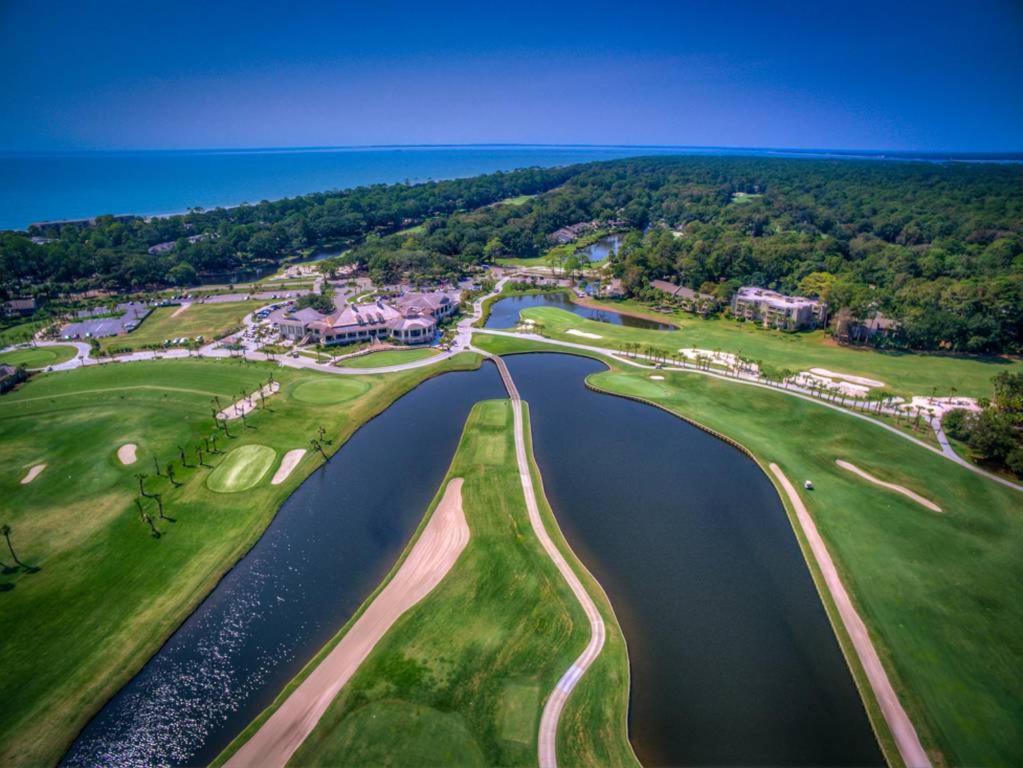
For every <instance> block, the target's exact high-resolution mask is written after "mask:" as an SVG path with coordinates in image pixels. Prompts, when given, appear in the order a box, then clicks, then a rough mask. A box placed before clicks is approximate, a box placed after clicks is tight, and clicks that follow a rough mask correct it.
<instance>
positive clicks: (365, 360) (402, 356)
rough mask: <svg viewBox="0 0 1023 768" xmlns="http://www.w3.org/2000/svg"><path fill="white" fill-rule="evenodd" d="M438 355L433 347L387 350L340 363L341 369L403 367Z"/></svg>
mask: <svg viewBox="0 0 1023 768" xmlns="http://www.w3.org/2000/svg"><path fill="white" fill-rule="evenodd" d="M437 354H439V353H438V351H437V350H436V349H434V348H433V347H425V348H422V349H386V350H383V351H381V352H370V353H369V354H368V355H359V356H358V357H350V358H348V359H347V360H341V361H339V362H338V364H337V365H338V367H339V368H382V367H383V366H385V365H402V364H404V363H414V362H416V361H417V360H425V359H426V358H428V357H435V356H436V355H437Z"/></svg>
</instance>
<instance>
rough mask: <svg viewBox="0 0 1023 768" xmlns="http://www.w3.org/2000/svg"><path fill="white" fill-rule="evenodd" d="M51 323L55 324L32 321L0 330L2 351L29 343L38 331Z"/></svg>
mask: <svg viewBox="0 0 1023 768" xmlns="http://www.w3.org/2000/svg"><path fill="white" fill-rule="evenodd" d="M51 323H53V320H32V321H30V322H27V323H19V324H17V325H12V326H9V327H7V328H4V329H2V330H0V349H2V348H3V347H9V346H11V345H12V344H21V343H22V342H25V341H28V340H29V339H31V337H32V335H33V334H34V333H35V332H36V331H38V330H40V329H42V328H44V327H46V326H47V325H50V324H51Z"/></svg>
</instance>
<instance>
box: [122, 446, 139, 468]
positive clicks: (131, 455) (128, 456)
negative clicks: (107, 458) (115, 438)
mask: <svg viewBox="0 0 1023 768" xmlns="http://www.w3.org/2000/svg"><path fill="white" fill-rule="evenodd" d="M137 450H138V446H137V445H135V443H125V444H124V445H122V446H121V447H120V448H118V449H117V459H118V460H119V461H120V462H121V463H122V464H134V463H135V461H136V459H135V451H137Z"/></svg>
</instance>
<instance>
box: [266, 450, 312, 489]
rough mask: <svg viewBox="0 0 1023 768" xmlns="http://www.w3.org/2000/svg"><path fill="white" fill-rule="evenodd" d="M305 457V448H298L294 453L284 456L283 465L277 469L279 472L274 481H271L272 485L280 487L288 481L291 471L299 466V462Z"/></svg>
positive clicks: (275, 473)
mask: <svg viewBox="0 0 1023 768" xmlns="http://www.w3.org/2000/svg"><path fill="white" fill-rule="evenodd" d="M303 456H305V448H296V449H295V450H293V451H288V452H287V453H286V454H284V458H283V459H281V465H280V466H279V467H277V471H276V472H274V476H273V479H272V480H271V481H270V485H280V484H281V483H283V482H284V481H285V480H287V479H288V475H290V474H291V471H292V470H293V469H294V468H295V467H297V466H298V462H300V461H301V460H302V457H303Z"/></svg>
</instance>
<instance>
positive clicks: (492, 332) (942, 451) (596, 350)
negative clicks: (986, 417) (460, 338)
mask: <svg viewBox="0 0 1023 768" xmlns="http://www.w3.org/2000/svg"><path fill="white" fill-rule="evenodd" d="M473 331H474V332H475V333H482V334H486V335H489V336H505V337H508V338H513V339H522V340H524V341H536V342H539V343H541V344H549V345H550V346H552V347H564V348H566V349H577V350H580V351H583V352H589V353H593V354H598V355H602V356H603V357H610V358H612V359H613V360H615V362H618V363H621V364H622V365H631V366H633V367H634V368H640V369H642V370H647V371H651V370H665V371H675V372H683V373H695V374H699V375H701V376H708V377H710V378H712V379H720V380H721V381H731V382H735V383H738V384H745V385H747V386H751V387H760V388H761V389H769V390H771V391H772V392H781V393H783V394H787V395H789V396H791V397H798V398H800V399H801V400H806V401H807V402H810V403H816V404H817V405H822V406H824V407H825V408H830V409H832V410H833V411H838V412H839V413H843V414H845V415H846V416H851V417H854V418H857V419H863V420H864V421H867V422H870V423H871V424H873V425H874V426H876V427H880V428H881V429H886V430H888V431H889V432H891V433H892V434H893V435H898V436H899V437H901V438H902V439H903V440H909V442H911V443H913V444H915V445H918V446H920V447H921V448H924V449H926V450H928V451H930V452H931V453H935V454H937V455H938V456H942V457H944V458H946V459H948V460H949V461H952V462H955V463H956V464H958V465H959V466H961V467H964V468H965V469H968V470H970V471H971V472H973V473H974V474H977V475H981V476H983V477H986V478H988V479H989V480H994V481H995V482H996V483H999V484H1001V485H1004V486H1006V487H1007V488H1012V489H1013V490H1016V491H1023V485H1019V484H1017V483H1014V482H1012V481H1011V480H1007V479H1006V478H1004V477H1000V476H999V475H996V474H994V473H992V472H988V471H987V470H986V469H981V468H980V467H978V466H976V465H975V464H971V463H970V462H968V461H967V460H966V459H964V458H963V457H962V456H960V455H959V454H957V453H956V452H955V451H954V450H952V449H951V447H950V446H948V441H947V439H946V440H945V442H944V444H943V447H942V448H935V447H934V446H933V445H928V444H927V443H925V442H924V441H923V440H920V439H918V438H916V437H913V436H912V435H907V434H906V433H905V432H903V431H901V430H899V429H896V428H895V427H893V426H891V425H890V424H885V423H884V422H882V421H878V420H877V419H875V418H872V417H871V416H869V415H868V414H866V413H860V412H858V411H855V410H853V409H851V408H846V407H843V406H841V405H836V404H835V403H830V402H828V401H827V400H822V399H820V398H818V397H813V396H811V395H810V394H809V390H805V389H803V388H801V387H799V386H797V385H789V386H775V385H772V384H766V383H764V382H762V381H760V379H759V378H757V377H756V376H754V375H752V374H748V373H738V374H736V375H734V376H728V375H725V374H724V373H719V372H717V371H710V370H705V369H702V368H696V367H693V368H689V367H679V366H676V365H664V366H662V367H661V368H654V367H653V366H652V365H651V364H649V363H641V362H638V361H637V360H629V359H627V358H623V357H621V350H617V349H609V348H607V347H597V346H593V345H591V344H577V343H575V342H571V341H560V340H559V339H549V338H547V337H546V336H540V335H539V334H535V333H518V332H515V331H502V330H497V329H494V328H474V329H473ZM484 354H486V353H484ZM640 357H641V358H642V357H644V356H643V355H640ZM883 412H885V413H890V411H888V410H884V411H883ZM942 438H944V433H942V434H941V435H940V436H939V438H938V439H939V443H941V440H942Z"/></svg>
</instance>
